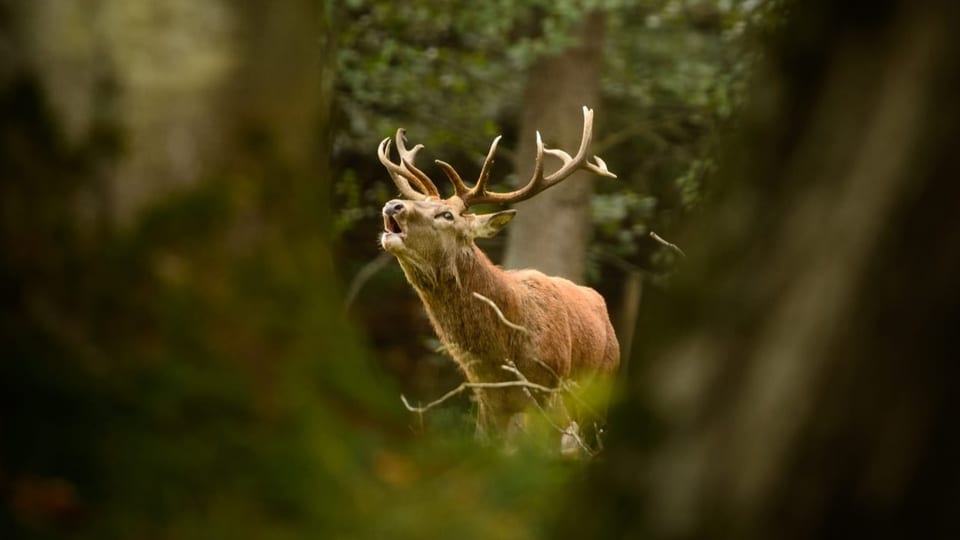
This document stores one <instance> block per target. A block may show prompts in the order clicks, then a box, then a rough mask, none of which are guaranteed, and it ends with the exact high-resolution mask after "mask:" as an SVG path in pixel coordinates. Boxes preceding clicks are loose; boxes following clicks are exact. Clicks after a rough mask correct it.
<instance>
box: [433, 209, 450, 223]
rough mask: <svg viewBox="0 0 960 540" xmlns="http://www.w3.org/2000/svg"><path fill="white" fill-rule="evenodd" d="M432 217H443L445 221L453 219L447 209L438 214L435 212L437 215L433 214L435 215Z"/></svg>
mask: <svg viewBox="0 0 960 540" xmlns="http://www.w3.org/2000/svg"><path fill="white" fill-rule="evenodd" d="M433 217H434V218H443V219H446V220H447V221H453V214H452V213H450V212H449V211H447V212H440V213H439V214H437V215H435V216H433Z"/></svg>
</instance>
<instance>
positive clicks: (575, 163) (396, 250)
mask: <svg viewBox="0 0 960 540" xmlns="http://www.w3.org/2000/svg"><path fill="white" fill-rule="evenodd" d="M592 133H593V111H592V110H591V109H588V108H587V107H584V108H583V136H582V138H581V140H580V148H579V150H578V151H577V153H576V155H575V156H572V157H571V156H570V154H568V153H566V152H564V151H563V150H559V149H554V148H545V147H544V145H543V141H542V139H541V138H540V132H537V157H536V162H535V165H534V170H533V176H532V177H531V178H530V180H529V181H528V182H527V183H526V184H525V185H524V186H523V187H521V188H520V189H517V190H515V191H510V192H508V193H494V192H491V191H489V190H488V189H487V181H488V180H489V177H490V167H491V165H492V164H493V157H494V154H495V153H496V150H497V144H498V143H499V142H500V137H497V138H495V139H494V140H493V143H492V144H491V145H490V150H489V151H488V152H487V157H486V159H485V160H484V162H483V167H482V168H481V169H480V176H479V178H478V179H477V182H476V183H475V184H474V185H473V187H471V188H468V187H467V186H466V184H465V183H464V182H463V180H462V179H461V178H460V175H459V174H458V173H457V171H456V170H455V169H454V168H453V167H452V166H450V165H449V164H448V163H446V162H443V161H439V160H437V161H436V163H437V165H438V166H439V167H440V168H441V169H442V170H443V172H444V173H445V174H446V176H447V179H448V180H449V181H450V183H451V184H453V188H454V194H453V195H451V196H450V197H448V198H446V199H442V198H441V197H440V191H439V190H438V189H437V186H436V184H434V182H433V181H432V180H430V178H429V177H428V176H427V175H426V174H425V173H424V172H423V171H421V170H420V169H418V168H417V167H416V166H415V165H414V160H415V158H416V155H417V153H418V152H419V151H420V150H421V149H422V148H423V145H420V144H418V145H416V146H415V147H413V148H411V149H407V147H406V145H405V143H404V131H403V129H399V130H397V135H396V144H397V152H398V154H399V157H400V161H399V163H394V162H393V161H391V159H390V139H389V138H386V139H384V140H383V141H382V142H381V143H380V147H379V149H378V152H377V153H378V155H379V157H380V162H381V163H383V165H384V166H385V167H386V168H387V171H388V172H389V173H390V176H391V178H393V182H394V183H395V184H396V186H397V188H398V189H399V190H400V193H401V195H403V197H405V199H394V200H392V201H389V202H388V203H387V204H386V205H385V206H384V207H383V228H384V233H383V235H382V236H381V240H380V241H381V245H382V246H383V248H384V249H385V250H387V251H389V252H391V253H393V254H394V255H396V256H397V257H398V258H399V259H400V260H401V261H402V262H406V263H407V264H410V265H412V266H414V267H416V268H418V269H420V270H422V271H424V272H427V271H428V270H429V269H431V268H438V267H440V266H442V265H443V264H444V263H445V262H447V261H450V260H451V259H452V257H451V256H452V255H454V254H455V253H456V252H457V251H458V250H460V249H462V248H467V247H470V246H471V245H472V244H473V240H474V239H475V238H478V237H490V236H493V235H495V234H496V233H497V232H499V231H500V229H502V228H503V227H504V226H505V225H506V224H507V223H509V222H510V220H511V219H512V218H513V215H514V214H515V212H516V211H515V210H505V211H502V212H496V213H492V214H471V213H467V210H468V209H469V208H470V206H472V205H477V204H485V203H486V204H489V203H492V204H510V203H515V202H519V201H523V200H525V199H529V198H530V197H533V196H534V195H536V194H537V193H540V192H541V191H543V190H545V189H547V188H550V187H552V186H555V185H557V184H558V183H560V182H561V181H562V180H564V179H565V178H567V177H569V176H570V175H571V174H573V173H574V172H575V171H577V170H580V169H584V170H588V171H592V172H594V173H596V174H599V175H602V176H609V177H612V178H616V175H614V174H613V173H611V172H610V171H609V170H607V166H606V164H605V163H604V162H603V160H602V159H600V158H599V157H596V156H594V158H593V160H594V162H590V161H589V160H588V159H587V148H589V146H590V139H591V137H592ZM544 154H547V155H550V156H554V157H557V158H559V159H560V160H561V161H562V165H561V166H560V168H559V169H557V170H556V171H555V172H553V173H551V174H549V175H544V164H543V156H544Z"/></svg>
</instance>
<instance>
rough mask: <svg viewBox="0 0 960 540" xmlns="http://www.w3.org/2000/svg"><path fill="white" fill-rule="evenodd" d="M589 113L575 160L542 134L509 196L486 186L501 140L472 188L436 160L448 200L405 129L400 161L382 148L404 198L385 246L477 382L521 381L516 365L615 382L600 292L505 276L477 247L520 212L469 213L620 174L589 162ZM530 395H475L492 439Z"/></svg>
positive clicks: (527, 275) (389, 219)
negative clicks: (530, 164)
mask: <svg viewBox="0 0 960 540" xmlns="http://www.w3.org/2000/svg"><path fill="white" fill-rule="evenodd" d="M583 115H584V118H583V132H582V137H581V141H580V147H579V149H578V150H577V153H576V155H575V156H570V155H569V154H568V153H566V152H564V151H563V150H559V149H552V148H545V147H544V145H543V141H542V139H541V138H540V134H539V133H537V137H536V140H537V150H536V161H535V165H534V171H533V176H532V177H531V179H530V181H529V182H528V183H527V184H526V185H524V186H523V187H521V188H519V189H517V190H515V191H511V192H509V193H495V192H491V191H488V190H487V181H488V179H489V175H490V166H491V165H492V163H493V157H494V153H495V152H496V148H497V144H498V143H499V140H500V138H499V137H497V139H495V140H494V141H493V144H492V145H491V146H490V151H489V152H488V154H487V158H486V160H485V161H484V164H483V168H482V169H481V172H480V177H479V179H478V180H477V182H476V184H475V185H474V186H473V187H472V188H468V187H467V186H466V184H465V183H464V182H463V180H462V179H461V178H460V175H459V174H458V173H457V172H456V170H454V168H453V167H452V166H450V165H449V164H447V163H444V162H442V161H437V165H438V166H440V168H441V169H442V170H443V171H444V173H445V174H446V176H447V178H448V179H449V180H450V182H451V183H452V184H453V187H454V190H455V193H454V195H452V196H450V197H448V198H446V199H441V198H440V192H439V190H438V189H437V187H436V185H435V184H434V183H433V181H431V180H430V178H429V177H428V176H427V175H426V174H425V173H424V172H423V171H421V170H420V169H418V168H417V167H416V166H415V165H414V159H415V158H416V155H417V153H418V152H419V151H420V149H421V148H422V146H421V145H417V146H415V147H414V148H412V149H407V148H406V146H405V144H404V133H403V130H399V131H398V132H397V137H396V144H397V150H398V152H399V155H400V162H399V163H394V162H392V161H391V160H390V156H389V153H390V140H389V139H384V141H383V142H382V143H381V144H380V148H379V152H378V153H379V156H380V160H381V162H382V163H383V164H384V166H386V168H387V170H388V171H389V173H390V175H391V177H392V178H393V181H394V182H395V183H396V185H397V188H398V189H399V190H400V193H401V194H402V195H403V196H404V197H406V199H404V200H400V199H395V200H392V201H389V202H388V203H387V204H386V205H385V206H384V208H383V223H384V229H385V232H384V233H383V235H382V237H381V244H382V246H383V248H384V249H385V250H387V251H389V252H390V253H393V254H394V255H395V256H396V257H397V259H398V261H399V262H400V266H401V267H402V268H403V271H404V274H405V275H406V277H407V280H408V281H409V282H410V284H411V285H412V286H413V287H414V289H416V291H417V293H418V294H419V296H420V298H421V300H422V301H423V304H424V306H425V307H426V310H427V313H428V315H429V317H430V320H431V322H432V324H433V327H434V329H435V330H436V332H437V335H438V336H439V337H440V340H441V341H442V342H443V343H444V345H445V346H446V348H447V351H448V352H449V353H450V355H451V356H452V357H453V359H454V360H455V361H456V362H457V364H458V365H459V366H460V367H461V369H462V370H463V372H464V374H465V375H466V377H467V379H468V380H469V381H470V382H471V383H493V382H508V381H510V380H514V381H515V380H516V375H517V374H515V373H512V372H510V371H508V370H505V369H503V368H504V365H505V364H513V365H515V366H516V369H518V370H519V371H520V373H522V374H523V375H522V376H523V377H524V378H528V379H529V380H530V381H532V382H534V383H537V384H541V385H550V386H557V385H559V384H560V381H558V380H557V379H558V378H563V379H565V378H575V379H597V378H600V379H602V378H605V377H610V376H612V374H613V373H614V371H615V370H616V368H617V366H618V364H619V360H620V358H619V355H620V348H619V344H618V343H617V339H616V336H615V335H614V331H613V327H612V326H611V324H610V319H609V316H608V315H607V310H606V304H605V303H604V300H603V298H602V297H601V296H600V295H599V294H598V293H597V292H596V291H594V290H592V289H589V288H586V287H581V286H578V285H576V284H574V283H572V282H570V281H568V280H566V279H563V278H557V277H548V276H546V275H544V274H542V273H540V272H538V271H536V270H517V271H505V270H502V269H500V268H498V267H497V266H495V265H494V264H493V263H491V262H490V260H489V259H488V258H487V256H486V255H485V254H484V253H483V252H482V251H480V249H479V248H478V247H477V246H476V244H474V239H475V238H478V237H489V236H493V235H494V234H496V233H497V232H498V231H499V230H500V229H502V228H503V227H504V226H505V225H506V224H507V223H508V222H509V221H510V220H511V219H512V218H513V216H514V214H515V211H514V210H505V211H502V212H496V213H491V214H483V215H478V214H470V213H466V211H467V209H468V208H470V207H471V206H473V205H477V204H484V203H486V204H490V203H493V204H509V203H514V202H518V201H522V200H525V199H528V198H530V197H533V196H535V195H537V194H538V193H540V192H542V191H543V190H545V189H548V188H550V187H552V186H555V185H557V184H558V183H560V182H561V181H563V180H564V179H566V178H568V177H569V176H570V175H571V174H572V173H573V172H575V171H578V170H585V171H589V172H592V173H595V174H599V175H603V176H610V177H613V176H614V175H613V174H612V173H610V172H609V171H608V170H607V167H606V164H604V162H603V161H602V160H601V159H600V158H598V157H594V161H592V162H591V161H589V160H588V159H587V150H588V148H589V146H590V140H591V137H592V130H593V111H592V110H590V109H588V108H586V107H584V108H583ZM545 154H546V155H550V156H553V157H556V158H559V159H560V160H561V161H562V162H563V165H562V166H561V167H560V168H559V169H558V170H556V171H555V172H553V173H551V174H545V171H544V168H545V165H544V155H545ZM474 293H477V294H480V295H482V296H483V297H485V298H488V299H490V300H491V301H492V302H493V303H494V304H495V306H496V307H497V308H499V309H500V310H501V311H502V315H503V316H504V317H505V318H506V319H507V320H508V321H512V323H514V324H516V325H519V327H522V328H513V327H510V326H509V325H506V324H505V323H504V321H502V320H499V316H498V314H497V313H496V311H495V309H494V308H493V306H487V305H483V304H482V303H481V302H479V301H478V299H477V297H475V296H474ZM508 367H510V366H509V365H508ZM524 390H525V389H524V388H518V387H508V388H482V389H477V390H476V392H477V394H476V395H477V401H478V403H479V420H480V422H479V425H480V428H481V429H482V430H483V431H484V432H487V433H491V434H498V433H504V432H505V431H506V430H507V427H508V425H509V423H510V421H511V418H512V417H514V416H515V415H517V414H520V413H522V412H523V411H524V410H525V409H527V408H528V407H529V406H530V405H531V403H530V397H529V395H528V394H527V392H525V391H524ZM541 398H542V396H541ZM569 409H572V411H571V416H572V419H573V420H574V421H577V422H578V423H579V424H581V425H583V424H584V422H591V421H592V420H593V419H588V418H586V416H587V415H588V411H586V410H583V411H581V410H578V409H577V408H576V407H574V406H570V407H569ZM584 409H594V407H585V408H584Z"/></svg>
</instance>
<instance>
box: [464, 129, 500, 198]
mask: <svg viewBox="0 0 960 540" xmlns="http://www.w3.org/2000/svg"><path fill="white" fill-rule="evenodd" d="M500 137H501V136H500V135H497V137H496V138H495V139H493V142H492V143H490V150H488V151H487V158H486V159H484V160H483V167H482V168H481V169H480V177H479V178H478V179H477V183H476V184H475V185H474V186H473V189H471V190H470V193H483V192H484V191H486V189H487V180H488V179H489V178H490V166H491V165H493V155H494V154H496V153H497V144H499V143H500Z"/></svg>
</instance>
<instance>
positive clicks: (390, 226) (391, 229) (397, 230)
mask: <svg viewBox="0 0 960 540" xmlns="http://www.w3.org/2000/svg"><path fill="white" fill-rule="evenodd" d="M383 230H384V231H386V232H388V233H392V234H399V235H403V228H402V227H400V223H398V222H397V220H395V219H393V216H388V215H384V216H383Z"/></svg>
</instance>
